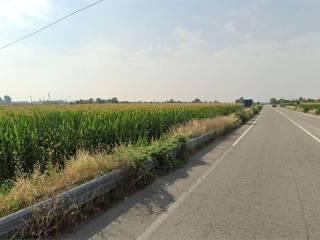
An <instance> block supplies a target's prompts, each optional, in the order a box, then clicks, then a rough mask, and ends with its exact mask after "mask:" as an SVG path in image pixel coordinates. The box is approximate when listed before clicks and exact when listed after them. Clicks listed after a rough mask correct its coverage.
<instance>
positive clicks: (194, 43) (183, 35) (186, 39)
mask: <svg viewBox="0 0 320 240" xmlns="http://www.w3.org/2000/svg"><path fill="white" fill-rule="evenodd" d="M174 38H175V40H176V47H177V48H178V49H185V50H186V49H187V50H196V49H199V48H200V47H201V46H202V45H203V40H202V39H201V33H199V32H191V31H188V30H187V29H185V28H184V27H182V26H178V27H176V29H175V31H174Z"/></svg>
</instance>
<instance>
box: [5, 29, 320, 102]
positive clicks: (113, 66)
mask: <svg viewBox="0 0 320 240" xmlns="http://www.w3.org/2000/svg"><path fill="white" fill-rule="evenodd" d="M176 32H177V31H176ZM177 35H178V36H179V37H177ZM174 37H177V42H176V46H175V47H171V46H167V45H166V44H155V45H154V46H155V47H154V48H156V50H154V48H153V47H150V48H147V50H146V49H145V50H143V51H134V50H129V49H126V48H123V47H120V46H115V45H111V44H108V43H106V42H105V41H97V42H91V43H90V44H88V45H86V46H85V47H83V48H82V49H79V51H77V52H70V53H68V54H63V55H58V54H57V55H54V54H52V53H51V54H48V53H46V52H35V51H30V50H29V51H21V50H23V49H15V50H12V51H16V52H15V55H14V54H13V52H12V51H11V53H10V55H12V56H11V57H6V56H5V55H4V56H3V57H2V58H1V59H0V65H1V67H3V69H2V70H1V72H0V85H1V87H2V89H1V90H2V91H4V92H3V93H0V95H3V94H4V93H8V94H11V95H13V96H24V98H26V99H27V98H28V96H29V95H32V96H46V95H47V93H48V92H50V93H51V95H52V97H53V98H68V96H70V95H72V96H73V97H75V98H80V97H98V96H100V97H111V96H118V97H120V98H121V99H130V100H137V99H141V100H153V99H163V100H164V99H169V98H176V99H177V98H178V99H182V100H191V99H193V98H194V97H200V98H201V99H208V100H213V99H216V98H218V99H221V100H229V101H231V100H234V99H235V98H236V97H240V96H245V97H253V98H255V99H258V100H267V99H269V98H270V97H273V96H275V97H299V96H308V97H319V96H318V89H319V88H320V81H319V79H320V72H319V71H318V69H319V64H318V59H320V47H319V45H317V44H314V43H316V42H319V41H320V35H316V34H315V35H310V36H304V37H300V38H297V39H292V40H290V41H283V42H278V41H262V42H250V43H246V44H241V45H239V46H237V47H232V48H226V49H222V50H219V51H216V52H208V51H205V49H203V48H202V42H203V41H202V39H201V37H200V35H199V34H197V33H192V32H189V31H186V30H184V29H183V28H178V34H176V33H175V34H174ZM181 49H183V51H182V50H181ZM41 51H42V50H41ZM155 52H156V53H157V54H155ZM162 52H163V54H161V53H162ZM8 55H9V53H8ZM41 56H45V57H41ZM8 59H9V60H8ZM17 59H18V60H17ZM4 79H5V80H6V81H3V80H4Z"/></svg>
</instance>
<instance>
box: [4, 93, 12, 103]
mask: <svg viewBox="0 0 320 240" xmlns="http://www.w3.org/2000/svg"><path fill="white" fill-rule="evenodd" d="M3 98H4V102H5V103H6V104H9V103H11V101H12V99H11V97H10V96H8V95H5V96H4V97H3Z"/></svg>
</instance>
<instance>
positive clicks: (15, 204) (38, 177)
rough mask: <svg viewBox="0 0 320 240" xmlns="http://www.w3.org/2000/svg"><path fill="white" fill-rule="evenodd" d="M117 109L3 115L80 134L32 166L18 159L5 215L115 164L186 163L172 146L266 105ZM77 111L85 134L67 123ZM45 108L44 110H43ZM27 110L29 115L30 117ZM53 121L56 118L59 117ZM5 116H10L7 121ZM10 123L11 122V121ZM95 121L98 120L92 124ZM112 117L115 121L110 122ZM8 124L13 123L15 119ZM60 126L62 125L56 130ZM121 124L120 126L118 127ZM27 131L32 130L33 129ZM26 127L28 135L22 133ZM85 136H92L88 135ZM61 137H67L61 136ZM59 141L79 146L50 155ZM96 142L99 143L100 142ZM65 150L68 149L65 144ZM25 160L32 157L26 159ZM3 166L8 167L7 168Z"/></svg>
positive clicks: (2, 204)
mask: <svg viewBox="0 0 320 240" xmlns="http://www.w3.org/2000/svg"><path fill="white" fill-rule="evenodd" d="M111 109H112V107H111V108H110V109H107V108H106V109H99V111H98V112H97V110H95V111H93V110H86V111H83V112H79V110H74V109H72V110H70V109H67V110H66V109H64V110H61V111H60V112H55V111H54V112H53V113H51V112H50V113H47V112H45V111H44V112H42V111H43V110H40V111H39V110H37V109H35V110H33V109H32V110H31V111H29V110H28V111H27V112H23V113H21V112H20V111H18V112H12V115H11V116H9V117H8V116H7V115H3V116H4V118H5V119H6V120H8V119H11V120H12V121H14V123H15V124H22V125H21V126H20V127H21V128H18V129H22V127H23V126H24V127H27V126H29V125H28V124H32V122H31V120H34V121H36V122H37V123H39V125H37V124H35V123H33V124H34V125H33V127H34V126H41V127H43V128H44V129H43V130H41V131H38V132H37V131H35V130H36V129H37V128H32V127H31V129H33V131H31V132H29V133H31V134H32V133H33V134H35V136H37V137H39V136H41V137H44V136H43V135H41V134H39V133H43V134H45V133H48V134H47V135H46V136H47V137H51V138H49V139H50V140H53V141H58V140H59V138H58V136H59V134H63V131H62V130H63V129H64V130H65V131H67V133H64V135H62V136H61V137H62V138H63V137H64V136H67V137H66V139H70V138H71V136H73V137H77V138H79V139H73V141H72V143H75V144H76V145H75V146H76V147H75V146H71V145H69V144H66V143H63V144H61V145H59V143H60V142H54V143H52V144H51V145H49V146H55V145H57V144H58V147H56V148H54V149H53V150H52V149H47V151H43V152H41V151H40V152H39V153H42V154H43V155H41V154H40V155H39V156H41V158H40V159H37V158H35V159H32V166H28V168H23V167H22V168H21V167H20V168H19V164H17V163H15V164H16V166H15V169H17V171H16V172H14V175H13V176H14V177H12V178H7V179H5V180H4V181H2V184H1V187H0V217H3V216H5V215H7V214H9V213H12V212H15V211H17V210H19V209H22V208H24V207H27V206H30V205H32V204H34V203H36V202H38V201H41V200H44V199H47V198H49V197H52V196H55V195H56V194H58V193H60V192H62V191H65V190H67V189H70V188H72V187H74V186H77V185H80V184H82V183H84V182H86V181H89V180H91V179H94V178H95V177H97V176H99V175H102V174H104V173H108V172H111V171H112V170H116V169H119V168H123V167H127V168H131V169H132V170H134V171H139V169H140V168H141V167H142V166H143V165H144V164H146V163H147V162H149V161H151V159H156V160H158V161H159V162H160V163H161V167H162V168H163V169H164V170H165V171H171V170H174V169H175V168H177V167H179V166H181V165H182V164H183V160H181V159H175V158H173V157H172V154H171V152H172V150H173V149H182V148H183V146H184V144H185V142H186V141H187V140H188V139H191V138H194V137H197V136H199V135H202V134H204V133H207V132H209V131H212V130H215V131H216V132H217V133H218V134H219V135H222V134H223V133H225V132H227V131H229V130H231V129H233V128H234V127H236V126H239V125H240V124H241V122H246V121H248V120H249V119H250V118H251V117H252V116H253V115H254V114H256V113H258V112H259V111H260V109H261V107H260V106H254V107H252V108H249V109H244V108H243V107H242V106H240V105H225V104H223V105H222V104H219V105H217V104H214V105H213V104H209V105H207V104H201V105H194V104H191V105H190V104H187V105H176V106H168V105H166V104H165V105H163V106H141V105H138V106H136V105H134V106H125V107H124V106H121V107H120V110H115V109H112V110H111ZM6 111H7V110H6ZM10 111H12V110H10ZM118 111H120V112H121V113H119V112H118ZM72 112H74V113H75V114H76V115H75V116H77V118H76V119H78V117H79V116H81V117H82V118H81V117H80V118H81V120H77V123H79V124H81V123H83V122H84V123H85V124H84V125H81V127H79V126H78V127H77V130H78V131H79V129H82V130H80V134H79V135H76V132H75V131H74V130H73V129H72V128H71V126H74V125H72V124H71V126H69V125H67V123H68V121H71V122H72V121H73V120H74V119H73V115H72ZM41 114H44V115H43V116H41ZM51 114H53V115H51ZM69 114H71V115H69ZM9 115H10V114H9ZM26 116H29V117H30V119H29V118H28V117H26ZM35 116H36V117H35ZM57 116H58V117H57ZM62 116H64V117H65V118H63V117H62ZM70 116H71V117H70ZM119 116H120V117H119ZM10 117H11V118H10ZM19 117H22V119H24V120H25V119H27V121H21V122H20V121H19V120H17V119H18V118H19ZM55 117H57V118H55ZM116 117H118V119H119V120H117V118H116ZM38 118H40V119H41V120H44V121H45V122H46V123H47V125H46V124H43V123H41V121H40V120H39V119H38ZM124 119H125V120H124ZM112 120H113V122H112ZM0 121H1V120H0ZM50 121H53V123H51V122H50ZM140 121H142V122H140ZM3 122H4V121H2V122H1V123H3ZM132 122H134V123H132ZM7 123H10V121H8V122H7ZM89 123H92V125H90V124H89ZM111 123H112V126H110V124H111ZM60 124H62V125H64V124H65V125H64V126H69V128H67V127H61V126H60ZM103 124H106V125H108V128H106V127H105V126H101V125H103ZM8 125H9V126H12V125H10V124H8ZM136 125H138V126H136ZM54 126H55V127H56V129H57V130H55V128H54ZM84 126H85V127H87V128H88V129H87V131H86V132H85V133H86V134H84V133H82V131H84V130H83V128H84ZM112 127H113V128H112ZM2 129H4V130H7V132H8V131H9V130H8V129H10V128H7V129H6V128H5V127H4V125H2ZM11 130H12V129H11ZM109 130H110V131H113V132H114V133H113V134H115V136H117V137H114V138H111V139H113V140H115V142H110V140H109V139H108V138H107V137H110V135H108V131H109ZM116 130H118V132H117V131H116ZM25 131H30V129H29V130H25ZM52 131H56V132H52ZM135 131H136V132H135ZM88 132H90V134H88ZM22 133H24V134H26V135H23V136H22ZM29 133H25V132H23V131H17V132H16V135H15V136H16V137H26V138H28V137H27V136H28V134H29ZM93 133H95V134H96V135H95V134H93ZM125 133H127V134H128V136H126V135H125ZM37 134H38V135H37ZM51 134H52V135H51ZM69 134H70V136H69ZM74 134H75V135H74ZM81 134H83V135H81ZM109 134H110V133H109ZM103 135H106V136H103ZM2 136H5V135H2ZM35 136H34V138H35ZM113 136H114V135H113ZM85 137H91V138H90V139H84V138H85ZM35 139H36V138H35ZM11 140H12V141H13V140H15V141H16V143H17V148H16V149H14V148H13V149H12V151H19V150H20V149H21V148H20V147H21V146H23V144H28V142H27V141H18V140H17V139H11ZM0 141H1V140H0ZM60 141H63V140H62V139H61V140H60ZM82 141H88V142H89V143H91V144H88V145H86V144H83V145H81V144H80V143H82ZM13 142H14V141H13ZM1 143H2V145H1V147H3V146H5V145H3V142H1ZM37 143H39V141H38V142H37ZM64 144H65V145H64ZM77 144H79V145H77ZM10 146H11V147H12V146H13V147H14V146H15V145H14V144H12V145H10ZM31 146H34V147H35V148H34V149H35V150H37V149H41V148H40V146H35V145H31ZM59 146H64V147H63V148H61V149H65V147H73V148H75V150H74V153H73V154H70V155H68V154H65V155H63V154H62V155H59V154H57V155H54V153H51V155H50V151H57V150H56V149H57V148H59ZM93 146H95V148H94V147H93ZM26 149H28V148H24V151H26ZM31 149H32V150H34V149H33V148H30V149H29V150H31ZM9 150H10V149H9ZM9 150H7V151H9ZM60 151H62V152H63V150H60ZM21 153H26V152H21ZM29 155H30V156H35V155H32V154H31V153H29ZM5 156H7V155H5ZM53 156H55V157H57V158H54V157H53ZM69 156H70V157H69ZM22 159H25V160H28V158H19V160H20V161H22ZM2 160H4V159H2ZM11 160H13V161H14V160H15V159H14V158H13V159H11ZM41 161H43V162H41ZM22 163H30V162H29V161H26V162H23V161H22ZM0 171H2V169H1V170H0ZM3 176H4V175H3Z"/></svg>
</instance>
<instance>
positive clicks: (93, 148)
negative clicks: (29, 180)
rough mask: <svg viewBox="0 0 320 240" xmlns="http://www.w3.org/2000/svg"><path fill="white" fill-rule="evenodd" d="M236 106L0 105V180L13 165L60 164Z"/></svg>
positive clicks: (12, 170) (11, 171) (149, 138)
mask: <svg viewBox="0 0 320 240" xmlns="http://www.w3.org/2000/svg"><path fill="white" fill-rule="evenodd" d="M242 108H243V107H242V106H241V105H235V104H114V105H113V104H106V105H105V104H101V105H99V104H90V105H60V106H59V105H39V106H6V107H5V106H3V107H0V166H1V169H0V183H1V182H4V181H6V180H7V179H11V178H13V177H14V176H15V173H16V171H17V169H19V170H20V171H23V172H27V173H28V172H30V171H32V170H33V168H34V166H35V165H38V166H40V168H41V169H42V170H45V168H46V166H47V164H48V162H51V163H52V164H54V165H58V166H60V167H63V166H64V163H65V161H66V160H67V159H69V158H70V157H72V156H74V155H76V154H77V152H78V151H80V150H84V151H87V152H90V153H95V152H99V151H101V150H103V151H111V150H112V149H113V148H114V147H115V146H117V145H119V144H129V143H132V144H135V143H140V142H141V143H148V142H150V141H152V140H155V139H158V138H159V137H160V136H161V135H162V134H164V133H165V132H167V131H168V130H169V129H170V128H171V127H173V126H175V125H178V124H182V123H185V122H187V121H189V120H191V119H206V118H212V117H215V116H225V115H229V114H231V113H234V112H237V111H240V110H241V109H242Z"/></svg>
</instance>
